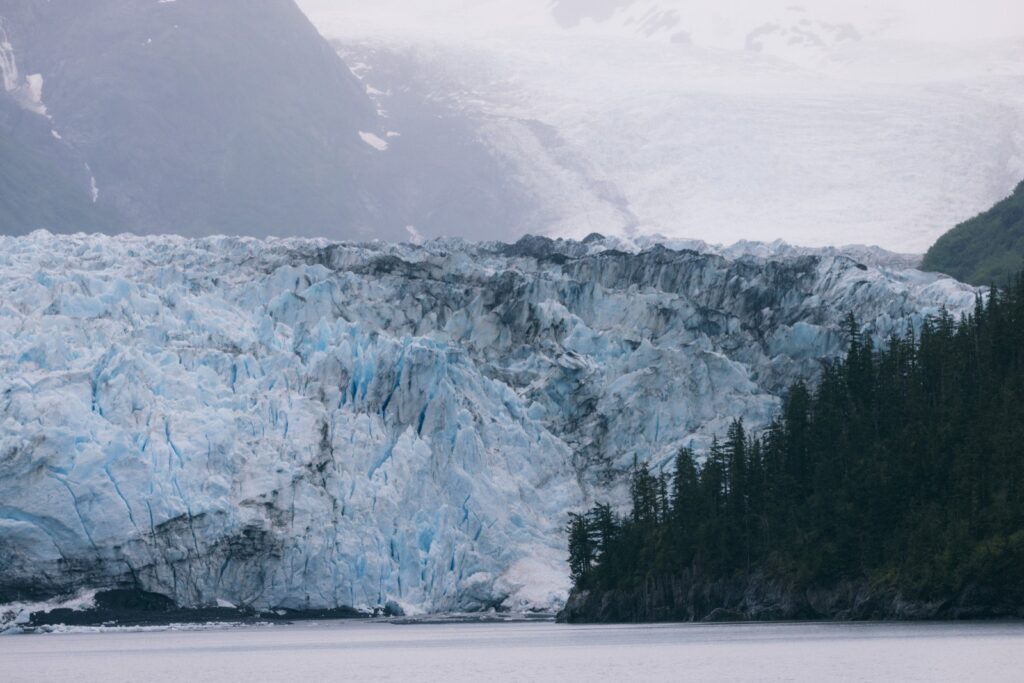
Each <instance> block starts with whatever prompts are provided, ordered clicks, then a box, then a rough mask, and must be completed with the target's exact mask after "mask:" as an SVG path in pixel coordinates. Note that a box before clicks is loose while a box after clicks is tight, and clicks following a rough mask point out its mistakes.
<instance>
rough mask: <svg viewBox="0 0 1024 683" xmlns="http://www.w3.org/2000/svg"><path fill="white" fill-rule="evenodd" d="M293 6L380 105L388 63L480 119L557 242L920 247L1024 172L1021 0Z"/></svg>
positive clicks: (389, 80)
mask: <svg viewBox="0 0 1024 683" xmlns="http://www.w3.org/2000/svg"><path fill="white" fill-rule="evenodd" d="M794 3H800V4H794ZM301 5H302V7H303V9H304V10H305V11H306V12H307V13H308V16H310V18H311V19H312V20H313V22H314V23H315V24H316V26H317V27H318V28H319V29H320V31H321V32H322V33H323V34H324V35H325V36H326V37H327V38H329V39H334V40H335V41H336V45H338V46H340V47H341V48H342V52H343V56H345V57H346V58H347V59H348V60H349V61H350V62H354V63H358V64H360V65H361V66H360V69H361V71H360V73H359V75H360V77H361V78H362V79H363V80H364V81H365V83H366V85H367V87H369V88H371V89H372V91H373V92H375V93H386V92H392V91H395V90H401V89H402V88H404V87H406V86H407V85H408V83H407V81H403V80H402V79H401V78H398V79H396V78H393V77H391V74H389V73H387V70H386V69H383V68H381V64H380V60H381V59H382V55H385V54H386V55H388V57H387V59H386V61H388V62H389V63H391V64H392V65H393V64H394V63H396V62H399V61H400V62H402V63H403V64H405V66H404V67H402V70H403V72H404V73H405V74H406V78H407V77H408V75H409V74H412V73H415V74H416V76H415V78H416V79H417V86H418V87H421V88H423V89H424V90H425V91H427V92H429V93H430V97H431V98H432V100H434V101H438V102H443V103H444V104H445V106H447V107H449V110H450V111H451V112H452V113H453V115H457V116H460V117H465V118H467V119H470V120H473V121H477V122H480V128H479V133H478V134H479V136H480V137H481V138H482V139H484V140H485V141H486V143H487V144H488V146H489V147H491V148H492V151H493V152H494V153H495V154H497V155H498V156H500V157H501V158H503V159H505V160H506V161H508V162H509V163H510V164H512V165H513V166H514V167H515V168H516V169H517V177H519V178H525V179H527V181H529V182H532V183H533V185H534V186H535V187H534V195H535V197H536V202H537V205H538V206H543V207H545V208H544V209H543V211H544V215H545V216H547V217H548V218H547V221H546V223H545V224H544V226H543V229H544V230H545V231H547V232H550V233H553V234H558V235H566V236H573V237H581V236H583V235H585V234H587V233H588V232H591V231H598V232H602V233H614V234H618V235H620V236H629V235H640V234H660V235H665V236H669V237H680V238H699V239H703V240H706V241H709V242H717V243H722V242H726V243H728V242H732V241H735V240H741V239H754V240H765V241H767V240H774V239H777V238H781V239H784V240H786V241H789V242H792V243H797V244H803V245H812V246H820V245H826V244H835V243H845V242H856V243H869V244H879V245H882V246H885V247H887V248H890V249H895V250H900V251H905V252H918V253H919V252H922V251H924V250H925V249H927V248H928V246H929V245H930V244H931V243H932V242H933V241H934V240H935V238H936V237H937V236H938V235H940V234H942V233H943V232H945V231H946V230H948V229H949V228H950V227H952V226H953V225H955V224H956V223H958V222H960V221H962V220H964V219H966V218H969V217H971V216H973V215H975V214H976V213H978V212H980V211H982V210H984V209H986V208H988V207H989V206H991V204H992V203H993V202H995V201H997V200H998V199H1000V198H1002V197H1004V196H1006V195H1007V194H1009V192H1010V191H1011V190H1012V188H1013V187H1014V186H1015V185H1016V184H1017V183H1018V182H1019V181H1020V179H1021V178H1022V177H1024V123H1022V121H1024V95H1022V94H1021V93H1022V92H1024V39H1022V38H1021V36H1022V35H1024V3H1020V2H1019V0H979V1H978V2H973V3H965V2H962V1H960V0H939V1H935V0H897V1H896V2H893V1H892V0H863V1H858V2H852V1H838V0H809V1H807V2H801V0H779V1H776V2H772V1H765V0H713V1H712V0H696V1H689V2H683V1H680V0H555V1H551V0H516V1H515V2H512V1H509V0H472V1H469V0H431V1H430V2H425V1H424V2H418V1H411V0H377V1H375V2H373V3H367V2H363V1H361V0H301ZM378 100H379V104H380V106H381V107H382V110H387V100H388V98H387V96H378ZM538 126H542V128H541V129H538ZM538 130H543V131H545V132H544V133H543V135H540V136H538V133H537V131H538ZM509 160H510V161H509ZM530 229H534V228H533V227H531V228H530Z"/></svg>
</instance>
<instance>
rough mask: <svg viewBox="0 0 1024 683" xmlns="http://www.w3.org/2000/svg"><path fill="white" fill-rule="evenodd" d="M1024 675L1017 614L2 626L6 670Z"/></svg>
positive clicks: (369, 676)
mask: <svg viewBox="0 0 1024 683" xmlns="http://www.w3.org/2000/svg"><path fill="white" fill-rule="evenodd" d="M178 680H184V681H188V682H189V683H200V682H202V681H213V682H216V683H228V682H230V681H289V682H292V681H375V680H381V681H447V682H457V681H474V682H477V681H499V680H511V681H542V680H557V681H626V680H629V681H686V680H692V681H749V680H765V681H824V680H829V681H836V680H839V681H883V680H887V681H986V682H988V681H1022V680H1024V624H1017V623H1006V624H737V625H682V624H680V625H651V626H563V625H556V624H552V623H499V624H442V625H436V624H417V625H398V624H389V623H365V622H363V623H352V622H342V623H323V624H303V625H297V626H284V627H262V628H261V627H251V628H249V627H247V628H235V629H228V630H213V631H162V632H141V633H126V632H106V633H71V634H46V635H17V636H4V637H0V681H5V682H11V683H14V682H16V681H34V682H37V681H74V682H75V683H85V682H87V681H152V682H156V683H162V682H164V681H178Z"/></svg>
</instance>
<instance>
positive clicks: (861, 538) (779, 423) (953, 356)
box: [567, 276, 1024, 620]
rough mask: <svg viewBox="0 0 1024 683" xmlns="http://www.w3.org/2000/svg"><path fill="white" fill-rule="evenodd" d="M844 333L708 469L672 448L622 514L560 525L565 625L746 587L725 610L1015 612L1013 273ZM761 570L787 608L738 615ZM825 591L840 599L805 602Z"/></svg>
mask: <svg viewBox="0 0 1024 683" xmlns="http://www.w3.org/2000/svg"><path fill="white" fill-rule="evenodd" d="M848 333H849V335H850V343H849V350H848V353H847V355H846V357H845V359H842V360H837V361H835V362H833V363H831V364H828V365H827V366H826V367H825V368H824V370H823V373H822V376H821V378H820V380H819V381H818V383H817V385H816V386H814V387H808V386H805V385H803V384H797V385H796V386H793V387H792V388H791V389H790V390H789V392H788V395H787V396H786V397H785V400H784V405H783V409H782V411H781V413H780V415H779V416H778V417H777V419H776V420H775V421H774V423H773V424H772V425H771V426H770V427H769V428H768V429H767V430H766V431H765V432H764V433H761V434H751V433H749V432H748V431H747V430H746V429H745V427H744V425H743V424H742V422H739V421H736V422H734V423H733V424H732V426H731V427H730V429H729V430H728V433H727V434H725V435H723V436H722V438H721V440H716V441H715V442H714V445H713V446H712V447H711V449H710V452H709V453H707V454H706V458H704V459H703V462H702V463H699V462H698V458H697V456H696V454H695V453H694V452H692V451H691V450H688V449H683V450H681V451H680V452H679V453H678V456H677V457H676V462H675V467H674V471H672V470H671V469H669V471H666V472H663V473H655V472H652V471H650V470H649V469H648V468H647V467H646V466H644V465H642V464H640V465H636V466H635V467H634V471H633V473H632V479H631V489H630V491H631V497H632V510H631V512H629V513H628V514H627V515H625V516H620V515H618V514H616V512H615V510H613V508H612V507H610V506H608V505H597V506H596V507H594V508H593V509H592V510H590V511H589V512H588V513H586V514H581V515H574V516H572V517H571V519H570V522H569V525H568V535H569V551H570V552H569V554H570V568H571V572H572V576H573V580H574V582H575V590H574V593H573V598H572V599H571V600H570V608H569V610H567V611H568V617H569V618H570V619H578V620H591V619H596V620H602V619H616V620H643V619H651V618H680V617H684V618H685V617H687V616H688V617H689V618H698V619H699V618H702V616H703V617H706V616H707V613H708V612H709V611H710V610H712V609H714V608H716V607H719V608H720V607H723V605H717V604H716V601H719V602H721V601H722V600H726V601H728V600H727V598H728V596H727V594H728V591H724V592H723V591H721V590H720V591H719V593H720V594H721V595H718V594H716V593H715V589H714V586H715V585H721V584H722V583H723V582H724V583H725V584H728V585H731V586H733V587H734V590H733V593H743V594H744V595H743V596H742V597H740V596H738V595H734V596H733V599H732V601H733V602H734V603H735V604H734V605H732V607H733V609H734V610H736V612H735V614H734V616H735V618H741V617H745V618H772V616H773V615H774V616H779V617H786V616H789V617H797V618H806V617H838V618H844V617H845V618H878V617H892V616H901V615H904V616H905V615H906V614H910V613H911V610H909V608H906V607H900V606H899V605H904V606H906V605H909V604H916V605H925V606H926V608H925V609H923V610H918V611H917V612H913V614H915V615H917V616H999V615H1003V614H1007V613H1010V614H1017V615H1018V616H1020V614H1019V612H1020V609H1019V608H1020V606H1021V605H1022V602H1021V599H1022V597H1024V589H1022V588H1024V276H1020V277H1018V278H1017V280H1016V282H1015V284H1014V285H1013V286H1010V287H1007V288H1005V289H1002V290H999V291H994V292H992V293H991V294H990V295H988V296H986V297H984V298H979V299H978V302H977V305H976V307H975V310H974V312H973V314H972V315H970V316H966V317H964V318H963V319H960V320H955V319H953V318H952V317H951V316H950V315H949V314H947V313H943V314H942V315H939V316H937V317H935V318H933V319H930V320H928V321H927V322H926V323H925V324H924V325H923V329H921V330H920V332H919V334H917V335H915V334H914V333H913V332H908V333H907V334H906V336H903V337H894V338H891V339H889V340H887V342H886V343H885V344H884V345H883V346H882V347H881V348H876V346H875V345H874V344H873V343H872V340H871V339H870V338H869V337H867V336H864V335H862V334H861V333H860V332H859V330H858V326H857V323H856V321H854V320H852V319H850V320H849V321H848ZM679 577H686V580H685V581H682V580H680V579H679ZM755 579H756V582H760V584H761V585H769V584H770V585H771V586H773V588H772V589H770V590H767V589H765V590H762V591H761V592H762V593H765V592H768V593H772V592H773V591H774V594H776V596H778V595H779V594H783V593H785V594H788V595H789V596H790V597H789V598H786V599H783V600H781V602H782V603H784V606H783V607H782V608H780V607H779V606H778V604H776V605H774V606H771V607H770V608H768V609H765V610H763V611H758V610H752V609H750V604H749V603H750V601H751V597H750V595H751V593H752V592H755V593H756V592H757V591H756V590H755V591H751V585H752V584H751V582H753V581H755ZM716 582H717V584H716ZM666 585H667V586H668V588H667V589H666ZM835 586H846V587H847V588H846V591H847V593H848V595H847V596H846V597H845V598H841V599H837V598H836V597H835V596H832V597H830V598H827V599H824V602H829V601H830V600H831V602H830V603H829V604H830V605H831V607H824V608H818V609H815V608H814V607H813V606H808V605H809V604H811V603H813V602H814V600H813V599H811V600H810V603H808V599H807V598H806V597H805V596H807V595H812V596H813V595H815V591H818V592H819V593H820V591H821V590H822V589H828V588H829V587H835ZM850 586H855V587H856V588H850ZM652 594H654V597H653V598H652ZM716 595H717V597H716ZM794 595H796V596H802V597H798V598H797V599H795V600H794V599H793V597H792V596H794ZM878 595H887V596H889V597H888V598H887V600H888V602H885V601H882V602H879V599H878V597H877V596H878ZM609 596H618V598H616V599H619V602H620V603H621V604H620V605H619V606H618V607H617V608H616V609H614V610H611V612H609V608H608V605H609V603H610V602H615V599H610V598H609ZM623 596H626V597H625V598H623ZM701 596H703V597H701ZM602 599H603V600H604V604H603V607H601V606H599V605H598V603H600V602H601V600H602ZM701 600H703V602H704V604H703V605H702V606H701V607H700V608H695V607H694V604H693V603H696V602H701ZM659 601H660V604H659ZM769 601H770V600H769ZM787 601H788V603H787ZM776 602H777V603H778V602H779V601H778V600H777V601H776ZM665 603H670V604H665ZM858 603H859V604H858ZM883 603H884V604H883ZM785 604H789V607H788V608H787V607H785ZM623 605H625V606H623ZM794 605H795V606H794ZM894 605H895V606H894ZM724 606H728V605H724ZM1007 606H1009V608H1007ZM1007 609H1009V610H1010V611H1009V612H1007ZM602 610H603V612H602ZM901 610H902V612H901ZM1013 610H1017V611H1016V612H1014V611H1013Z"/></svg>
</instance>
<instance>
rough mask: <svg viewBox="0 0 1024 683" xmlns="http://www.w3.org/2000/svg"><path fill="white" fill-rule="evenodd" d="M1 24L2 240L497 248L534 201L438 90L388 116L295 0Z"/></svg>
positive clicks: (117, 2) (248, 0)
mask: <svg viewBox="0 0 1024 683" xmlns="http://www.w3.org/2000/svg"><path fill="white" fill-rule="evenodd" d="M0 31H2V33H0V44H7V43H9V44H10V48H9V50H8V49H7V48H5V50H6V52H5V53H4V57H5V59H6V60H7V61H5V62H4V64H8V62H9V63H10V64H16V70H17V79H16V84H17V88H16V89H15V90H12V91H11V92H5V88H0V233H4V234H25V233H28V232H31V231H32V230H36V229H40V228H44V229H48V230H50V231H52V232H79V231H88V232H93V231H101V232H106V233H114V232H122V231H125V230H129V231H131V232H134V233H137V234H162V233H174V234H181V235H186V236H203V235H210V234H241V235H251V236H257V237H266V236H270V235H276V236H293V235H299V236H316V237H320V236H325V237H331V238H336V239H337V238H342V239H359V240H369V239H375V238H377V239H386V240H405V239H408V238H409V237H410V236H424V237H431V236H437V235H440V234H448V235H465V236H475V237H485V236H499V234H503V233H506V232H508V231H513V230H518V229H519V228H518V226H519V225H520V224H522V223H523V222H524V221H525V220H526V218H525V214H524V212H525V211H526V207H529V206H531V205H532V204H533V203H534V202H533V201H531V199H530V198H529V197H528V196H527V195H526V194H525V190H522V187H521V183H517V182H516V181H515V180H514V178H513V177H512V175H511V173H510V171H509V169H507V168H506V167H505V166H503V165H502V164H501V163H499V162H498V161H497V160H495V158H494V157H493V155H492V154H491V152H490V150H489V148H487V147H486V146H485V145H484V144H483V143H482V142H481V141H480V136H479V135H478V131H476V130H475V129H473V128H472V127H471V126H468V125H467V124H465V123H464V122H463V121H462V119H460V118H459V117H458V116H457V115H455V114H451V113H450V112H445V111H440V110H438V109H436V107H435V108H433V109H432V108H430V105H429V102H428V99H429V98H428V97H427V96H426V95H425V94H417V93H415V92H414V93H408V92H404V91H403V92H401V93H400V92H399V87H400V86H399V85H396V86H395V93H396V95H395V96H394V97H391V98H390V99H389V102H388V111H386V112H385V111H383V110H379V109H378V104H377V103H376V102H374V101H373V100H372V99H371V97H370V96H369V95H368V94H367V88H368V87H369V86H370V84H369V83H368V82H367V83H364V82H362V81H360V79H359V78H357V77H356V76H355V75H353V73H352V72H351V71H350V70H349V68H348V66H347V65H346V64H345V62H344V61H343V60H342V59H341V58H340V57H339V56H338V54H337V52H336V49H335V48H334V47H332V46H331V45H330V44H328V43H327V41H326V40H324V38H323V37H322V36H320V34H319V33H318V32H317V31H316V29H315V28H314V27H313V26H312V24H310V23H309V21H308V20H307V19H306V17H305V16H304V15H303V14H302V12H301V11H300V10H299V8H298V7H297V6H296V5H295V3H294V2H293V0H218V1H217V2H202V1H199V0H177V1H176V2H166V3H158V2H156V0H90V1H89V2H81V1H80V0H48V1H47V2H45V3H44V2H37V1H36V0H8V1H7V2H3V3H0ZM8 71H10V68H8V69H7V70H5V78H6V76H7V75H8V73H7V72H8ZM11 73H12V74H13V71H12V72H11ZM394 77H395V78H396V79H398V82H399V83H403V82H404V80H403V79H405V78H413V77H414V75H413V74H404V73H399V74H396V75H394ZM12 78H13V76H12ZM33 84H35V85H36V86H38V87H33ZM374 84H375V85H379V86H380V87H388V88H390V86H389V85H386V84H385V82H384V81H381V80H374ZM429 88H430V84H429V83H424V84H423V89H424V90H425V91H426V90H429ZM417 92H418V91H417ZM37 96H38V97H37ZM392 109H393V111H392ZM51 130H52V131H53V133H51ZM381 147H383V149H381ZM93 182H95V186H94V185H93Z"/></svg>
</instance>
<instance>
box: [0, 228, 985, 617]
mask: <svg viewBox="0 0 1024 683" xmlns="http://www.w3.org/2000/svg"><path fill="white" fill-rule="evenodd" d="M676 246H679V247H682V246H690V247H694V246H696V247H699V246H700V245H697V244H693V243H687V244H686V245H682V244H680V245H676ZM744 251H746V252H748V253H747V254H744V253H743V252H744ZM755 253H756V254H760V255H752V254H755ZM856 256H857V258H851V257H849V256H847V255H843V254H842V253H840V252H837V251H835V250H824V251H821V252H818V253H814V252H806V251H805V252H803V253H800V252H794V251H793V250H790V249H787V248H785V247H781V246H780V245H757V244H751V245H747V247H746V249H740V250H735V251H733V252H730V253H729V255H728V256H722V255H719V254H715V253H708V252H707V251H706V250H705V251H704V252H700V251H696V250H687V249H679V250H673V249H667V248H665V247H664V246H662V245H659V244H654V245H650V244H646V245H645V244H640V245H639V246H638V245H636V244H630V243H624V242H622V241H620V240H616V239H603V238H600V237H598V236H592V237H590V238H589V239H587V240H586V241H585V242H572V241H569V242H565V241H559V242H552V241H550V240H547V239H544V238H526V239H523V240H521V241H519V242H517V243H515V244H513V245H506V244H501V243H483V244H472V243H466V242H461V241H457V240H448V241H433V242H428V243H427V244H425V245H423V246H414V245H408V244H406V245H383V244H376V245H363V246H359V245H354V244H345V243H332V242H327V241H322V240H317V241H309V240H297V239H295V240H284V241H280V240H271V241H266V242H263V241H257V240H253V239H245V238H210V239H203V240H198V241H191V240H187V239H184V238H179V237H163V238H137V237H104V236H93V237H86V236H70V237H59V236H53V235H50V234H48V233H45V232H37V233H34V234H32V235H30V236H27V237H22V238H13V237H4V238H0V377H3V381H2V383H0V427H2V428H0V439H2V440H0V602H3V601H4V600H5V596H6V598H7V599H10V597H11V596H22V597H25V596H29V597H37V598H46V597H50V596H53V595H61V594H68V593H74V592H75V591H77V590H85V589H97V588H106V587H115V586H133V587H137V588H141V589H144V590H148V591H154V592H158V593H162V594H164V595H167V596H170V597H171V598H173V599H174V600H175V601H176V602H178V603H179V604H180V605H183V606H199V605H208V604H214V603H215V602H216V601H218V600H222V601H223V600H226V601H229V602H231V603H233V604H246V605H252V606H255V607H261V608H266V607H293V608H302V607H317V608H320V607H334V606H342V605H345V606H355V607H374V606H377V605H383V604H386V603H388V602H393V603H396V604H398V605H400V606H402V608H403V609H404V610H406V611H408V612H415V611H420V610H427V611H444V610H473V609H486V608H489V607H495V608H505V609H512V610H523V609H550V608H552V607H555V606H557V605H559V604H560V602H561V601H562V600H563V599H564V597H565V591H566V589H567V585H566V584H567V579H566V573H565V566H564V554H565V550H564V535H563V532H562V525H563V523H564V520H565V518H566V514H567V513H568V512H569V511H571V510H574V509H579V508H580V507H581V506H583V505H586V504H589V503H590V502H592V501H594V500H612V501H617V500H622V498H621V496H622V494H623V491H622V489H621V487H622V486H623V478H622V477H621V476H617V475H619V474H620V473H621V472H623V471H624V470H626V469H627V468H628V467H629V466H630V465H631V463H632V462H633V460H634V458H639V459H641V460H643V461H649V462H651V463H652V464H653V465H654V466H656V467H657V466H660V465H661V464H664V463H666V462H668V461H669V460H670V459H671V457H672V455H673V453H674V452H675V450H676V449H677V448H678V447H680V446H683V445H694V446H696V447H698V448H702V447H704V446H706V445H707V443H708V440H709V439H710V438H711V437H712V435H714V434H716V433H722V432H723V431H724V429H725V427H726V425H727V424H728V422H729V421H730V420H731V419H732V418H734V417H742V418H744V419H745V420H746V421H747V424H748V425H749V426H750V427H751V428H755V429H756V428H758V427H760V426H763V425H765V424H766V423H767V422H768V421H769V420H770V419H771V418H772V416H773V415H774V414H775V412H776V410H777V407H778V404H779V399H778V395H779V393H780V392H781V391H782V390H783V389H784V388H785V387H786V386H787V385H788V384H789V383H790V382H792V381H794V380H796V379H800V378H807V379H810V378H812V377H814V376H815V374H816V372H817V370H818V368H819V367H820V365H819V363H820V360H821V359H823V358H829V357H833V356H836V355H838V354H839V353H841V351H842V349H843V347H844V345H845V343H846V339H845V336H844V335H843V334H842V332H841V331H840V329H841V325H842V320H843V318H844V316H846V315H847V314H849V313H854V314H855V315H856V316H857V317H858V318H859V319H860V320H861V321H862V322H863V323H864V325H865V326H866V329H867V330H868V331H869V332H871V333H872V334H874V335H876V336H877V337H878V338H879V339H881V338H883V337H885V336H887V335H889V334H891V333H897V334H903V333H905V332H906V331H907V330H908V329H913V328H915V327H916V326H919V325H920V323H921V321H922V320H923V319H924V317H925V316H927V315H931V314H935V313H937V312H938V311H939V310H940V309H941V307H943V306H945V307H947V308H948V309H949V310H950V311H951V312H952V313H954V314H958V313H960V312H963V311H966V310H969V309H970V308H971V307H972V306H973V305H974V301H975V290H973V289H972V288H970V287H967V286H965V285H961V284H959V283H957V282H955V281H954V280H951V279H949V278H945V277H942V276H938V275H929V274H923V273H920V272H917V271H914V270H905V269H903V268H902V267H901V266H900V265H899V260H898V259H895V260H894V259H893V257H892V256H891V255H886V254H884V253H881V252H872V251H864V252H861V253H858V254H856ZM892 264H895V265H892Z"/></svg>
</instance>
